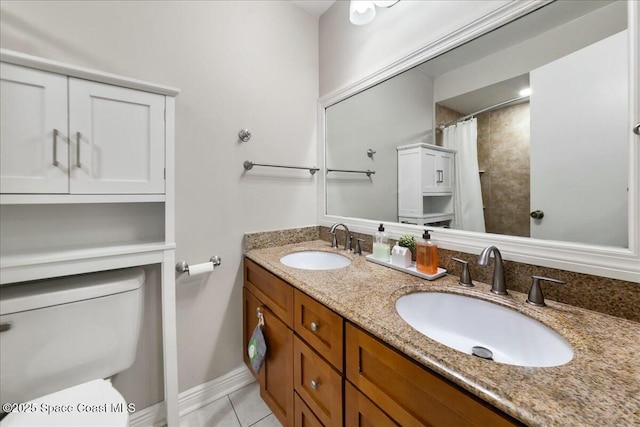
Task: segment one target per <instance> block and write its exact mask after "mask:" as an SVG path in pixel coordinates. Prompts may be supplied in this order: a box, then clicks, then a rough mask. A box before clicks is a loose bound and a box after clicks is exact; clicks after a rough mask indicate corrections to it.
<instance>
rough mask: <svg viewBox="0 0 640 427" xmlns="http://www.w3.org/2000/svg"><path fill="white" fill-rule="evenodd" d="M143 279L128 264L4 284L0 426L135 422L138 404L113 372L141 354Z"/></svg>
mask: <svg viewBox="0 0 640 427" xmlns="http://www.w3.org/2000/svg"><path fill="white" fill-rule="evenodd" d="M144 279H145V274H144V270H142V269H141V268H128V269H122V270H112V271H106V272H100V273H92V274H83V275H77V276H69V277H64V278H58V279H49V280H42V281H38V282H29V283H24V284H16V285H6V286H2V287H1V288H0V331H1V332H0V401H1V403H2V404H3V411H4V412H9V413H8V415H6V416H5V417H4V418H3V419H2V421H0V426H1V427H13V426H84V427H86V426H128V425H129V412H132V411H133V410H135V406H134V405H133V404H132V403H130V402H126V401H125V399H124V397H123V396H122V395H121V394H120V393H119V392H118V391H117V390H116V389H115V388H114V387H113V386H112V385H111V381H110V380H109V377H111V376H113V375H115V374H117V373H119V372H122V371H124V370H126V369H127V368H129V367H130V366H131V365H132V364H133V362H134V360H135V358H136V349H137V345H138V338H139V336H140V328H141V324H142V311H143V289H144ZM7 405H10V406H9V407H8V408H5V406H7ZM6 409H9V411H7V410H6Z"/></svg>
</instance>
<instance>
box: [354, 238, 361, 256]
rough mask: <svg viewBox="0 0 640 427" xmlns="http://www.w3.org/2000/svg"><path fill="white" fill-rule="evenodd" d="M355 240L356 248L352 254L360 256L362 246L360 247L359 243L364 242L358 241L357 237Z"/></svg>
mask: <svg viewBox="0 0 640 427" xmlns="http://www.w3.org/2000/svg"><path fill="white" fill-rule="evenodd" d="M355 239H356V247H355V249H354V250H353V254H354V255H362V246H361V245H360V242H364V239H360V238H358V237H356V238H355Z"/></svg>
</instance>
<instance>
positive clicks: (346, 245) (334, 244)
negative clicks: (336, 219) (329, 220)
mask: <svg viewBox="0 0 640 427" xmlns="http://www.w3.org/2000/svg"><path fill="white" fill-rule="evenodd" d="M339 226H343V227H344V250H345V251H350V250H351V233H349V228H348V227H347V226H346V225H344V224H341V223H335V224H333V225H332V226H331V229H330V230H329V233H331V234H333V242H332V243H331V247H332V248H337V247H338V240H337V239H336V228H338V227H339Z"/></svg>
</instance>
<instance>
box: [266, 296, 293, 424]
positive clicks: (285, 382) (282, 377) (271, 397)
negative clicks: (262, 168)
mask: <svg viewBox="0 0 640 427" xmlns="http://www.w3.org/2000/svg"><path fill="white" fill-rule="evenodd" d="M262 313H263V314H264V323H265V327H264V336H265V340H266V341H267V357H266V359H265V363H264V365H263V366H262V369H260V396H261V397H262V399H263V400H264V401H265V402H266V404H267V405H268V406H269V408H271V411H272V412H273V415H275V416H276V418H277V419H278V421H280V423H281V424H282V425H283V426H284V427H290V426H293V421H294V414H293V331H292V330H291V329H289V328H288V327H287V325H285V324H284V323H282V322H281V321H280V320H279V319H278V318H277V317H276V316H275V315H274V314H273V313H271V311H269V310H268V309H266V308H264V309H263V310H262Z"/></svg>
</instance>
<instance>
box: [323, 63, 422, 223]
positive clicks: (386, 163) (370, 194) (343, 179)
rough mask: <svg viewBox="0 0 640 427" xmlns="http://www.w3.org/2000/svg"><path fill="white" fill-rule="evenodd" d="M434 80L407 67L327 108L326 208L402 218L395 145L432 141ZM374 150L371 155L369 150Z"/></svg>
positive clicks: (332, 212) (357, 214) (354, 214)
mask: <svg viewBox="0 0 640 427" xmlns="http://www.w3.org/2000/svg"><path fill="white" fill-rule="evenodd" d="M433 105H434V104H433V79H431V77H429V76H427V75H425V74H424V73H422V72H420V71H419V70H418V69H417V68H414V69H412V70H408V71H406V72H404V73H402V74H400V75H398V76H396V77H394V78H392V79H389V80H387V81H385V82H382V83H380V84H378V85H377V86H374V87H372V88H370V89H368V90H366V91H364V92H360V93H359V94H357V95H355V96H352V97H351V98H348V99H346V100H344V101H342V102H339V103H337V104H335V105H332V106H330V107H329V108H327V115H326V138H327V141H329V144H327V152H326V157H327V161H326V165H327V168H331V169H349V170H373V171H375V172H376V173H375V175H372V176H371V178H368V177H367V176H366V175H364V174H351V173H340V172H331V173H329V174H327V213H328V214H330V215H338V216H347V217H355V218H368V219H374V220H379V221H383V222H398V168H397V164H398V162H397V154H396V147H399V146H401V145H406V144H410V143H413V142H428V143H433V135H432V134H433V115H434V113H433ZM368 148H372V149H373V150H375V151H376V153H375V154H374V155H373V157H368V156H367V149H368Z"/></svg>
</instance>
